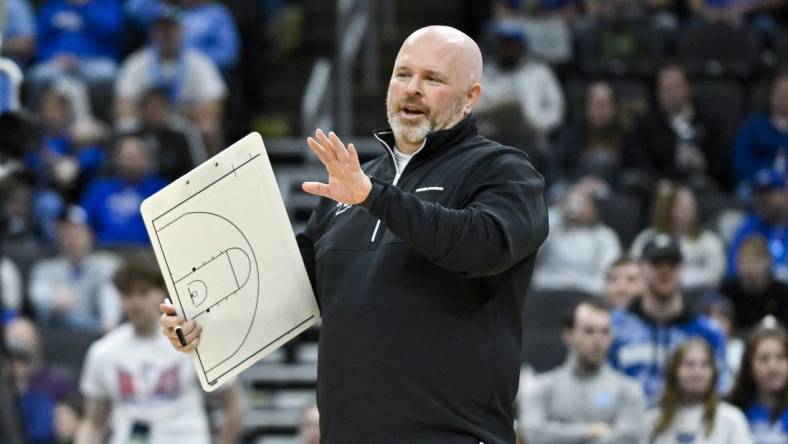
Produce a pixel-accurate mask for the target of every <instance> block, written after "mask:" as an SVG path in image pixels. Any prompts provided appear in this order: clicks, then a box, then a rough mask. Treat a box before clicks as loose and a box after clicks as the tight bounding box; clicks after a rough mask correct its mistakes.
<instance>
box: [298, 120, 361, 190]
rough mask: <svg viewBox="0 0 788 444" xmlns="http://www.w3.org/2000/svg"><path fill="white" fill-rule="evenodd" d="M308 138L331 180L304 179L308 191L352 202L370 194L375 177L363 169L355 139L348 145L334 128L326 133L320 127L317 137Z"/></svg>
mask: <svg viewBox="0 0 788 444" xmlns="http://www.w3.org/2000/svg"><path fill="white" fill-rule="evenodd" d="M306 142H307V144H308V145H309V148H310V149H311V150H312V152H313V153H315V155H316V156H317V158H318V159H320V161H321V162H322V163H323V165H324V166H325V167H326V170H327V171H328V183H327V184H325V183H320V182H304V183H303V184H302V185H301V188H302V189H303V190H304V191H306V192H307V193H309V194H314V195H316V196H321V197H327V198H329V199H332V200H335V201H337V202H342V203H345V204H350V205H355V204H358V203H361V202H363V201H364V199H366V198H367V196H368V195H369V192H370V190H372V181H371V180H369V177H367V175H366V174H364V171H362V170H361V164H360V163H359V161H358V153H357V152H356V148H355V147H354V146H353V144H352V143H351V144H349V145H348V146H347V147H345V144H344V143H342V141H341V140H339V137H337V135H336V134H334V132H333V131H332V132H330V133H328V136H326V135H325V133H323V131H322V130H320V129H318V130H317V131H315V137H314V138H312V137H308V138H307V139H306Z"/></svg>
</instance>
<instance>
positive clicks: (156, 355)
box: [77, 255, 243, 444]
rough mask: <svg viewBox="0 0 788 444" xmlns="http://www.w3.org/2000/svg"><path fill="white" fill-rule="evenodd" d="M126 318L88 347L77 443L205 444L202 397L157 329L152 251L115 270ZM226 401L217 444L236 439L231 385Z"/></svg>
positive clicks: (237, 394) (157, 284) (157, 285)
mask: <svg viewBox="0 0 788 444" xmlns="http://www.w3.org/2000/svg"><path fill="white" fill-rule="evenodd" d="M114 282H115V285H116V286H117V287H118V290H119V291H120V294H121V304H122V306H123V312H124V314H125V315H126V317H127V318H128V322H126V323H124V324H122V325H120V326H119V327H117V328H116V329H114V330H113V331H111V332H110V333H108V334H107V335H106V336H104V337H103V338H102V339H99V340H98V341H96V342H95V343H94V344H93V345H92V346H91V347H90V349H89V350H88V354H87V357H86V359H85V365H84V369H83V372H82V378H81V381H80V390H81V392H82V395H83V396H84V397H85V399H86V404H85V419H84V421H83V423H82V424H81V426H80V429H79V433H78V437H77V443H78V444H93V443H103V442H105V437H106V435H107V433H108V432H109V431H111V439H110V441H109V442H110V443H111V444H125V443H128V442H135V443H137V442H141V443H145V444H169V443H176V442H183V443H189V444H209V443H211V442H212V440H211V436H210V431H209V426H208V418H207V415H206V412H205V407H204V399H203V394H202V392H201V389H200V384H199V381H198V380H197V374H196V373H195V371H194V369H193V367H192V359H191V357H190V356H189V355H186V354H183V353H179V352H177V351H175V350H174V349H173V348H172V346H171V345H170V344H169V341H168V340H167V338H166V337H164V336H162V335H161V334H160V331H159V325H158V320H159V304H160V303H161V302H162V301H163V299H164V297H165V295H166V290H165V284H164V279H163V277H162V276H161V273H160V271H159V269H158V267H157V266H156V260H155V258H153V257H152V256H150V255H139V256H133V257H130V258H129V259H128V260H127V261H126V262H125V263H124V264H123V265H122V266H121V267H120V268H119V269H118V271H117V272H116V274H115V277H114ZM216 396H221V397H222V399H223V401H224V410H225V420H224V424H223V425H222V430H221V440H220V441H219V442H221V443H224V444H230V443H234V442H236V441H237V437H238V432H239V430H240V427H241V419H242V414H243V396H242V392H241V388H240V386H239V385H238V384H237V383H236V384H233V385H230V386H228V387H227V389H225V390H222V391H220V392H218V393H217V394H216Z"/></svg>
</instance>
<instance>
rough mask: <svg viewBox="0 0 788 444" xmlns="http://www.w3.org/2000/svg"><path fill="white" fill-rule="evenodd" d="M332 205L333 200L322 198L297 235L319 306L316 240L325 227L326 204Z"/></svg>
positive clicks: (297, 241) (299, 247)
mask: <svg viewBox="0 0 788 444" xmlns="http://www.w3.org/2000/svg"><path fill="white" fill-rule="evenodd" d="M330 205H332V202H330V201H328V200H327V199H321V200H320V203H319V204H318V205H317V206H316V207H315V209H314V210H312V214H311V215H310V216H309V221H308V222H307V224H306V227H305V228H304V231H302V232H301V233H298V234H297V235H296V243H297V244H298V250H299V251H300V252H301V259H302V260H303V261H304V267H305V268H306V274H307V276H309V283H310V284H311V285H312V291H313V292H314V294H315V299H317V304H318V306H320V295H319V294H318V292H317V280H316V279H315V242H316V241H317V239H318V237H319V236H320V233H321V232H322V230H323V229H324V228H323V226H322V224H323V222H324V220H325V216H324V215H325V214H326V211H325V208H326V206H329V207H330ZM321 310H322V307H321Z"/></svg>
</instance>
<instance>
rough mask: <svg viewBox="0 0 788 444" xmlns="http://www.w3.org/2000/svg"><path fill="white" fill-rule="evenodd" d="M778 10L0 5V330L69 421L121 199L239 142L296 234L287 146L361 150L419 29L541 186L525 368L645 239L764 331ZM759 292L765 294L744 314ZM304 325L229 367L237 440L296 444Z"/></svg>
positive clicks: (304, 402)
mask: <svg viewBox="0 0 788 444" xmlns="http://www.w3.org/2000/svg"><path fill="white" fill-rule="evenodd" d="M786 19H788V4H787V3H786V2H785V1H784V0H747V1H740V0H508V1H503V0H420V1H417V2H416V1H405V0H399V1H398V0H379V1H374V0H336V1H332V0H300V1H297V0H246V1H241V0H223V1H212V0H177V1H172V2H169V3H165V2H163V1H160V0H2V1H0V27H1V28H2V47H1V48H2V59H0V112H2V113H3V114H2V116H0V139H1V140H0V149H1V150H2V151H0V190H1V191H0V197H1V198H2V200H0V202H1V203H2V207H1V208H0V210H1V211H2V214H0V228H2V231H0V240H2V242H1V243H0V245H2V248H0V253H2V255H1V257H2V262H0V295H1V296H2V297H1V299H2V308H3V313H2V314H3V319H4V323H6V324H7V323H9V322H10V321H11V320H12V319H19V318H28V319H31V320H32V321H33V323H34V324H33V325H34V326H35V328H36V329H37V334H38V335H40V342H39V343H38V346H36V347H34V349H33V350H29V351H30V353H33V354H34V355H35V356H37V358H36V362H37V365H39V366H44V365H45V366H46V367H47V368H49V369H53V371H56V372H58V374H59V375H61V376H62V378H63V379H64V388H63V391H62V393H60V392H58V393H53V394H52V396H53V397H54V398H56V400H57V401H59V402H61V404H62V405H70V404H69V403H71V404H73V405H74V406H75V407H74V408H73V409H72V411H73V414H74V416H75V417H78V416H79V408H78V406H79V403H78V401H76V402H74V401H72V399H73V396H74V395H76V394H77V391H76V388H75V387H76V386H75V383H76V381H77V380H78V378H79V375H80V371H81V366H82V364H83V360H84V356H85V352H86V350H87V347H88V346H89V345H90V344H91V343H92V342H93V341H94V340H95V339H97V338H98V337H100V336H101V335H102V334H103V333H105V332H107V331H108V330H110V329H112V328H113V327H115V326H116V325H118V324H119V323H120V322H122V315H121V310H120V306H119V303H118V295H117V289H115V288H114V287H113V284H112V280H111V278H112V274H113V272H114V269H115V268H116V267H117V265H118V263H119V260H120V259H121V258H122V257H124V256H125V255H128V254H129V253H131V252H134V251H136V250H138V249H145V248H148V246H149V243H148V239H147V234H146V233H145V230H144V226H143V224H142V220H141V218H140V216H139V203H140V202H141V201H142V200H143V199H144V198H146V197H147V196H149V195H151V194H153V193H154V192H156V191H157V190H159V189H160V188H161V187H163V186H164V185H166V183H168V182H169V181H171V180H173V179H175V178H177V177H179V176H180V175H182V174H183V173H185V172H187V171H189V170H190V169H191V168H193V167H194V166H195V165H197V164H199V163H200V162H202V161H204V160H205V159H207V158H208V157H210V156H211V155H213V154H215V153H217V152H218V151H219V150H221V149H222V148H223V147H225V146H227V145H229V144H230V143H232V142H233V141H235V140H237V139H239V138H240V137H242V136H244V135H245V134H247V133H248V132H249V131H258V132H260V133H261V134H262V135H263V138H264V140H265V143H266V148H267V150H268V154H269V156H270V158H271V161H272V163H273V166H274V170H275V173H276V176H277V180H278V182H279V186H280V190H281V192H282V194H283V198H284V200H285V203H286V207H287V211H288V214H289V216H290V219H291V221H292V224H293V227H294V230H296V231H298V230H300V229H301V228H303V226H304V224H305V223H306V221H307V219H308V217H309V214H310V211H311V208H312V206H313V205H314V204H315V202H316V200H315V198H313V197H312V196H309V195H306V194H304V193H302V192H301V191H300V184H301V182H302V181H304V180H315V179H322V178H323V177H324V176H325V172H324V171H323V169H322V166H321V165H320V164H319V162H318V161H317V159H316V158H314V156H312V155H311V153H309V150H308V148H307V146H306V144H305V140H304V139H305V136H307V135H309V134H312V133H313V131H314V129H315V128H323V129H333V130H335V131H336V132H337V133H338V134H339V135H340V136H341V137H343V140H346V141H353V142H354V143H355V146H356V147H357V148H358V149H359V152H360V154H361V156H362V160H364V159H369V158H372V157H373V156H376V155H378V154H379V153H380V152H381V151H380V148H379V147H378V146H377V145H376V143H375V142H374V140H373V139H372V138H371V131H372V130H373V129H378V128H381V127H385V126H386V125H387V123H386V114H385V103H384V99H385V94H386V88H387V85H388V78H389V76H390V73H391V68H392V66H393V62H394V58H395V56H396V53H397V50H398V49H399V46H400V44H401V43H402V41H403V40H404V38H405V37H406V36H407V35H408V34H410V33H411V32H412V31H414V30H415V29H417V28H419V27H422V26H426V25H430V24H445V25H451V26H454V27H457V28H459V29H461V30H463V31H464V32H466V33H467V34H469V35H470V36H471V37H473V38H474V39H475V40H476V41H477V42H479V44H480V46H481V47H482V49H483V52H484V57H485V69H484V81H483V95H482V100H481V102H480V103H479V106H478V107H477V109H476V111H475V114H476V118H477V123H478V126H479V128H480V132H481V133H482V134H484V135H485V136H487V137H489V138H491V139H493V140H497V141H499V142H501V143H504V144H507V145H511V146H514V147H517V148H519V149H522V150H523V151H525V152H526V153H528V155H529V156H530V158H531V160H532V162H533V163H534V164H535V165H536V166H537V168H538V169H539V171H541V172H542V174H543V175H544V176H545V178H546V181H547V185H548V190H547V198H548V204H549V205H550V208H551V211H550V219H551V235H550V238H549V239H548V241H547V243H546V244H545V246H544V247H543V248H542V250H541V252H540V257H539V263H538V265H537V270H536V272H535V274H534V282H533V285H532V287H533V288H532V290H533V291H532V294H531V295H530V296H529V298H528V300H527V303H526V307H525V313H524V315H525V326H524V333H525V344H524V351H523V364H524V368H526V369H533V370H535V371H543V370H547V369H549V368H552V367H554V366H556V365H558V364H559V363H560V362H561V361H562V360H563V359H564V356H565V353H566V351H565V350H564V347H563V344H562V342H561V338H560V328H561V327H560V316H561V314H562V313H561V312H558V313H557V310H555V307H557V306H559V307H565V306H569V305H571V303H573V302H574V301H577V300H580V299H582V298H585V297H588V296H592V297H600V298H603V297H606V298H608V299H609V300H610V301H611V302H614V303H616V304H618V305H624V304H626V303H627V302H629V301H630V300H631V298H632V297H634V294H625V293H637V291H638V287H637V286H635V287H634V290H627V289H624V290H621V289H617V288H614V287H615V285H616V284H620V283H619V282H613V281H612V280H611V276H610V273H609V269H612V268H614V263H615V262H616V260H617V259H619V258H620V257H622V256H627V255H629V256H631V257H633V258H635V259H637V258H638V257H639V255H640V253H641V250H642V249H643V246H644V244H645V243H647V241H648V240H649V238H650V237H652V236H654V235H655V234H656V233H670V234H673V235H675V236H677V237H678V238H679V239H680V240H681V243H682V250H683V253H684V256H685V261H684V270H683V275H682V289H683V292H684V297H685V298H686V300H687V301H688V302H689V303H690V305H692V306H693V307H695V308H697V310H700V311H705V310H707V311H709V312H713V313H716V315H717V316H718V317H719V318H720V319H721V320H723V321H725V322H728V323H729V324H728V325H727V326H726V327H727V331H728V332H729V335H730V338H731V339H734V338H736V337H739V336H741V335H743V334H745V333H746V332H747V329H748V328H750V327H752V326H753V325H754V324H755V323H757V322H758V321H759V320H760V319H761V318H762V317H763V316H765V315H769V314H771V315H773V316H775V317H776V318H777V319H778V320H783V321H784V320H785V319H788V301H787V300H786V299H788V290H786V289H787V288H788V287H787V286H786V285H788V253H786V246H787V245H786V244H788V190H787V189H786V165H787V163H788V32H786V31H788V28H787V27H786V26H788V22H787V21H786ZM66 264H71V265H66ZM74 264H78V265H74ZM753 282H755V283H756V284H757V285H755V284H752V283H753ZM762 282H766V283H767V284H766V285H765V286H764V285H763V284H762ZM619 286H620V285H619ZM753 289H754V290H753ZM758 291H761V292H764V294H765V292H771V293H770V294H771V295H772V296H774V295H776V296H774V297H773V299H774V300H775V301H776V302H774V303H769V304H764V305H763V307H762V308H760V309H757V310H755V313H753V312H752V310H748V307H750V304H749V303H748V302H747V301H748V300H749V299H747V297H749V296H750V295H751V294H752V292H756V293H757V292H758ZM772 296H770V297H772ZM616 298H622V299H621V300H618V299H616ZM770 300H771V299H770ZM622 301H623V302H622ZM720 307H723V308H724V310H722V309H720ZM714 310H717V311H714ZM318 335H319V326H318V327H315V328H314V329H312V330H310V331H309V332H307V333H306V334H304V335H302V336H301V337H300V338H298V339H297V340H296V341H294V342H293V343H291V344H289V345H288V346H287V347H285V348H284V349H282V350H279V351H278V352H276V353H274V354H273V355H272V356H269V357H268V358H266V359H264V360H263V361H262V362H260V363H259V364H258V365H256V366H255V367H253V368H251V369H250V370H248V371H247V372H245V373H244V375H243V376H242V378H241V379H242V381H241V382H242V384H243V387H244V391H245V393H246V396H247V403H248V405H247V409H246V412H245V415H244V420H243V433H242V442H249V443H260V444H274V443H279V444H285V443H295V442H312V441H307V440H308V436H309V434H310V433H313V432H310V427H311V428H312V429H314V427H315V426H314V424H315V423H314V418H313V417H312V416H314V415H312V412H310V411H309V410H308V406H309V405H310V403H311V402H312V401H313V399H314V385H315V377H316V360H317V347H316V341H317V338H318ZM77 398H78V396H77ZM61 404H58V405H61ZM209 408H210V406H209ZM212 411H213V416H212V417H213V418H214V420H215V421H216V422H217V423H218V422H220V421H221V415H222V411H221V409H213V410H212ZM59 418H61V420H63V419H62V415H61V416H59ZM67 418H68V417H67ZM63 421H66V422H67V420H63ZM310 421H311V422H310ZM62 427H66V426H62V425H61V428H62ZM66 429H67V430H68V427H66ZM63 433H64V436H65V437H64V438H63V440H62V441H59V442H69V441H68V433H67V431H66V432H63ZM312 439H314V438H312Z"/></svg>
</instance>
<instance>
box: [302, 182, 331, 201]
mask: <svg viewBox="0 0 788 444" xmlns="http://www.w3.org/2000/svg"><path fill="white" fill-rule="evenodd" d="M301 189H302V190H304V191H306V192H307V193H309V194H314V195H315V196H320V197H328V198H329V199H330V198H331V193H330V192H329V188H328V185H326V184H324V183H320V182H304V183H303V184H301Z"/></svg>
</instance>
